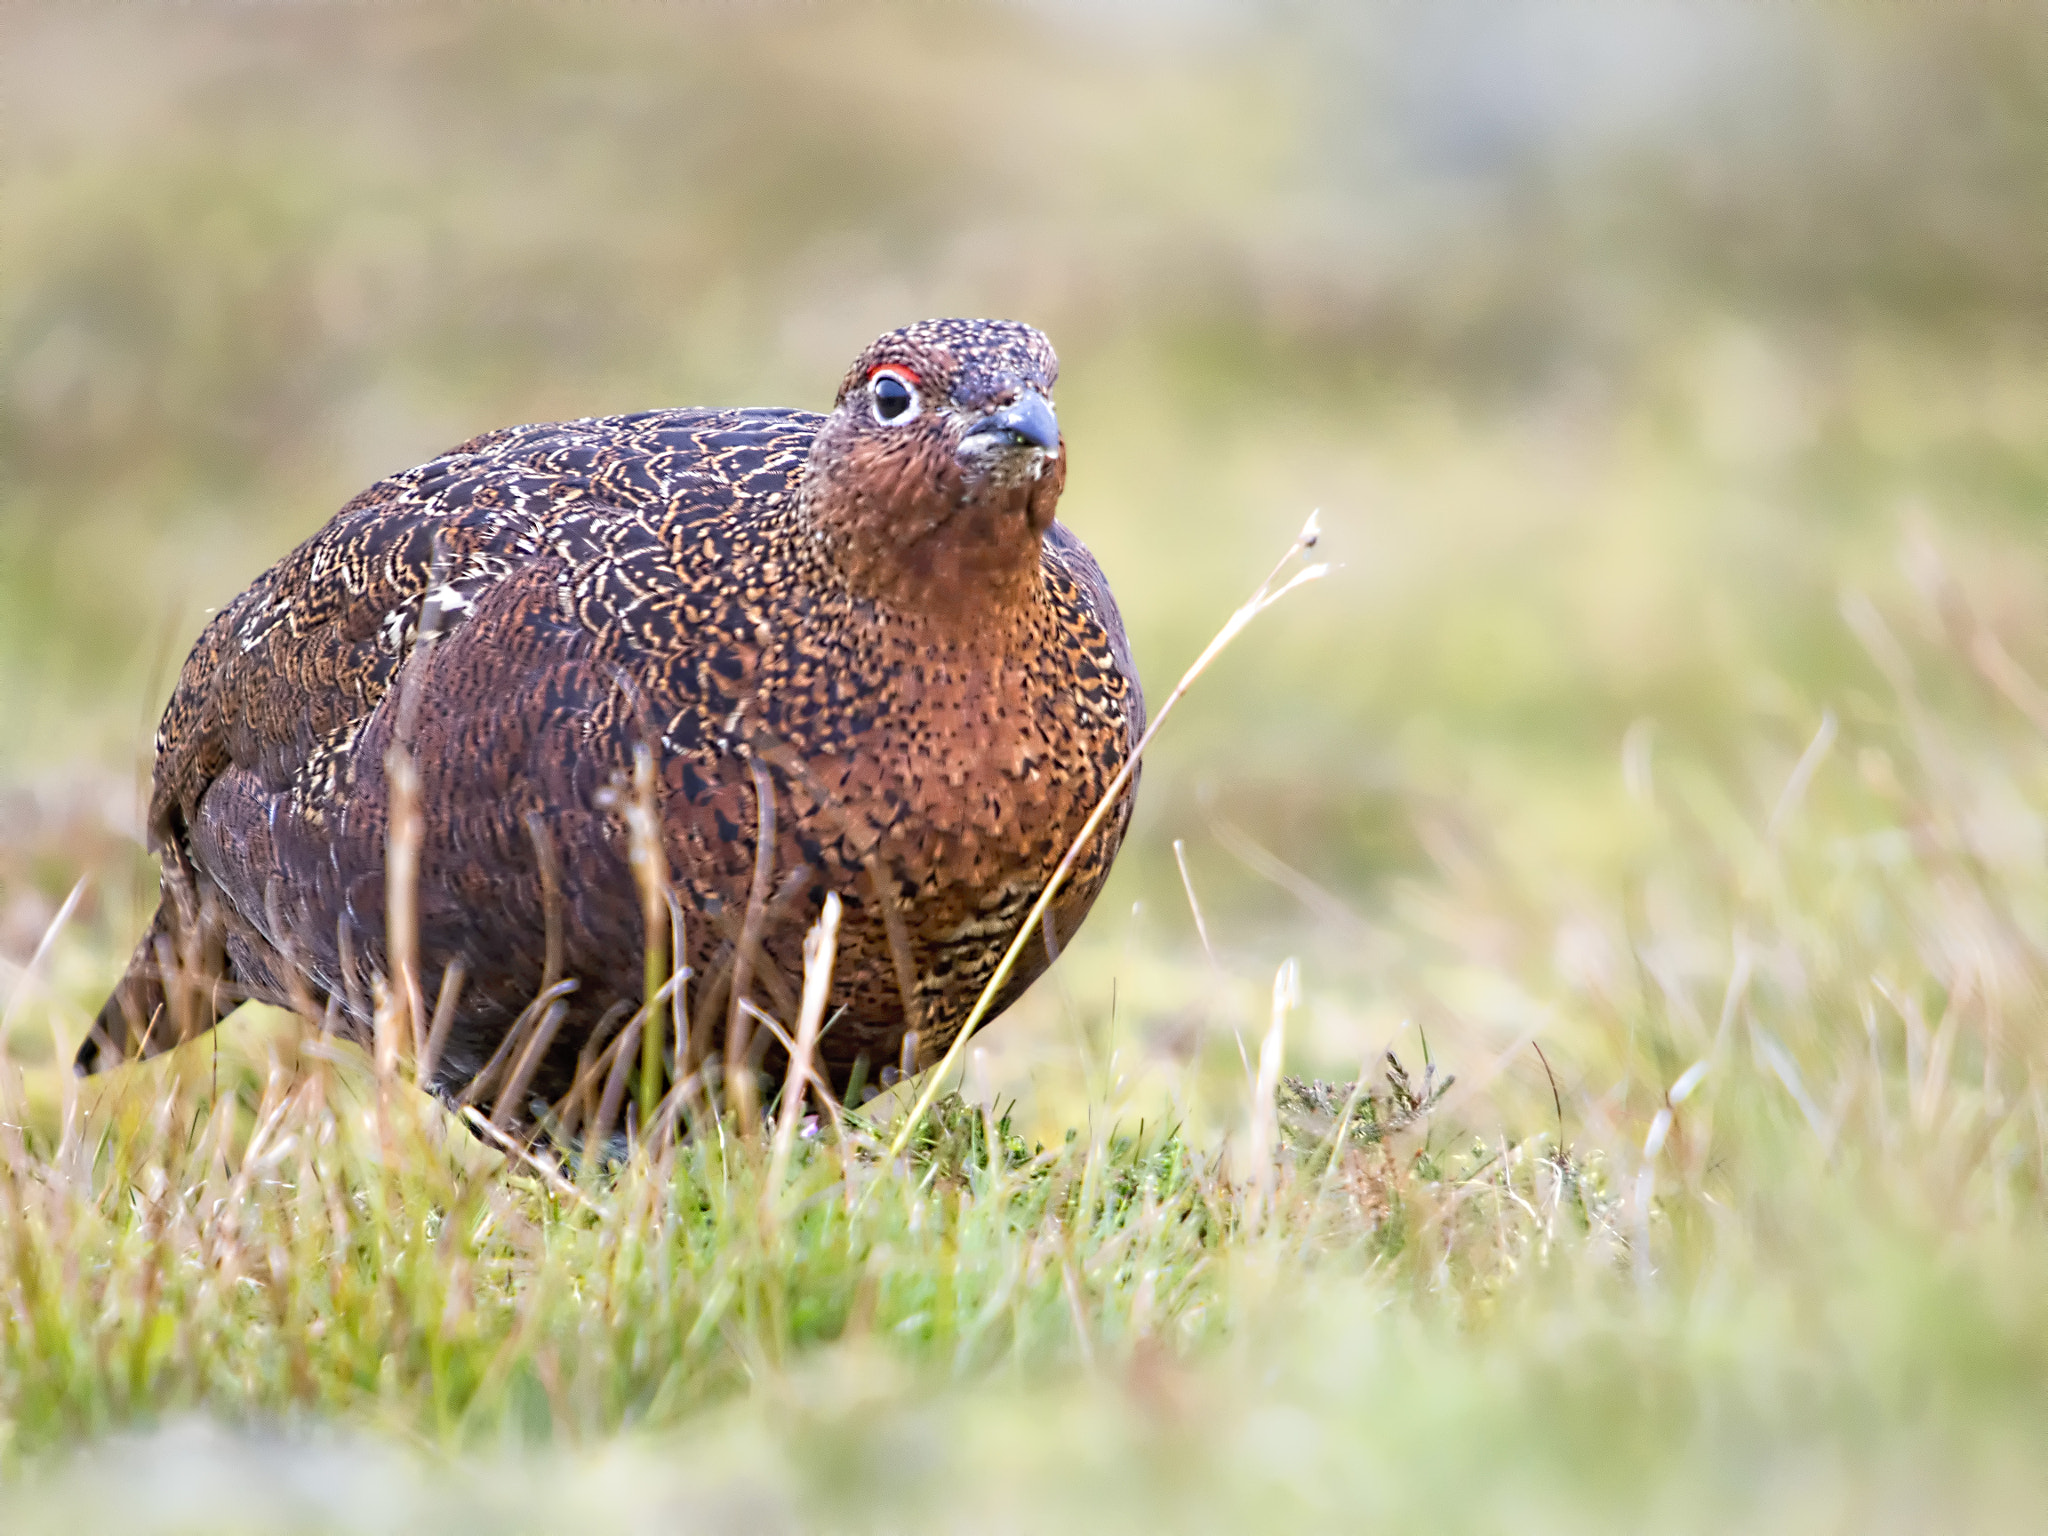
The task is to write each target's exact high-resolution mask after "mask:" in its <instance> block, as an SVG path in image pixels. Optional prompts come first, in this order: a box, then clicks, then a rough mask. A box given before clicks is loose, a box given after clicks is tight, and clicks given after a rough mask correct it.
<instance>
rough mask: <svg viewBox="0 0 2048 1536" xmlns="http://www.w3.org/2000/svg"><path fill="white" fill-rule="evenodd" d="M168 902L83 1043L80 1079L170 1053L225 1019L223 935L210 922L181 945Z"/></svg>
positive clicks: (75, 1062) (77, 1064) (77, 1062)
mask: <svg viewBox="0 0 2048 1536" xmlns="http://www.w3.org/2000/svg"><path fill="white" fill-rule="evenodd" d="M170 907H171V903H170V901H169V900H168V899H166V900H165V901H164V902H163V903H162V904H161V905H159V906H158V907H157V910H156V916H155V917H154V918H152V919H151V920H150V924H149V931H148V932H147V933H145V934H143V936H142V942H141V943H139V944H137V945H136V946H135V953H134V955H133V956H132V957H130V959H129V961H128V971H127V974H126V975H124V976H123V977H122V978H121V980H120V981H119V982H118V983H117V984H116V985H115V987H114V990H113V992H112V994H111V995H109V996H108V998H107V1000H106V1002H105V1004H103V1005H102V1006H101V1008H100V1011H99V1017H98V1018H97V1019H95V1020H94V1021H93V1026H92V1031H91V1033H90V1034H88V1035H87V1036H86V1037H85V1043H84V1044H82V1045H81V1046H79V1048H78V1055H77V1057H76V1058H75V1059H74V1060H73V1062H72V1067H73V1070H75V1071H76V1072H77V1073H78V1075H79V1076H80V1077H90V1076H92V1075H93V1074H94V1073H95V1072H104V1071H105V1070H107V1068H109V1067H116V1066H119V1065H120V1064H121V1063H122V1062H124V1061H129V1060H133V1059H134V1058H137V1057H143V1056H154V1055H156V1054H158V1053H159V1052H161V1051H167V1050H169V1049H170V1048H171V1047H172V1046H174V1045H179V1044H182V1043H183V1042H184V1041H186V1040H189V1039H191V1038H192V1037H193V1036H195V1035H202V1034H204V1033H205V1032H206V1031H207V1030H209V1029H211V1028H213V1026H214V1025H215V1024H216V1023H218V1022H219V1020H220V1013H221V1009H220V1001H221V994H222V986H223V983H225V982H226V981H227V980H228V979H229V965H228V961H227V957H226V956H225V955H224V954H223V953H222V952H221V946H220V941H219V937H218V935H217V934H216V933H214V932H213V931H212V925H211V924H206V925H203V931H202V933H201V935H200V942H198V943H196V944H192V945H189V946H188V947H181V946H180V944H179V943H178V936H177V935H176V934H175V933H174V931H173V927H174V924H173V921H172V918H171V916H170Z"/></svg>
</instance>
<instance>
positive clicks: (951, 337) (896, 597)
mask: <svg viewBox="0 0 2048 1536" xmlns="http://www.w3.org/2000/svg"><path fill="white" fill-rule="evenodd" d="M1058 377H1059V359H1058V358H1056V357H1055V356H1054V355H1053V350H1052V344H1051V343H1050V342H1048V341H1047V340H1046V339H1045V337H1044V336H1043V335H1041V334H1040V333H1039V332H1037V331H1035V330H1033V329H1032V328H1031V327H1030V326H1028V325H1020V324H1018V323H1017V322H1016V321H1013V320H922V321H919V322H918V323H917V324H916V325H908V326H905V327H903V329H901V330H898V331H890V332H889V333H888V334H887V335H885V336H882V337H879V338H877V339H876V340H875V341H874V342H873V343H872V344H871V345H870V346H869V347H868V348H867V350H866V351H864V352H863V353H861V355H860V357H859V358H858V359H856V360H855V362H854V365H853V367H852V368H850V369H848V370H847V374H846V378H845V381H844V382H843V383H841V384H840V386H839V396H838V399H837V401H836V402H835V403H834V407H833V410H832V414H831V415H830V416H829V417H827V418H826V420H825V424H824V426H823V427H822V428H820V429H819V432H818V436H817V440H816V441H815V443H813V445H812V447H811V457H810V465H809V468H808V470H807V471H806V474H805V477H804V493H803V495H804V506H805V511H806V514H807V516H808V517H809V519H810V523H811V526H812V528H813V529H814V530H815V531H816V533H817V534H818V535H819V537H820V538H821V539H822V540H823V541H824V543H825V544H826V545H827V547H828V548H829V549H830V550H831V551H832V554H833V557H834V559H835V561H836V562H837V564H838V565H839V567H840V569H841V571H842V572H843V573H844V574H845V576H846V578H847V580H848V582H849V583H850V584H851V585H852V586H853V587H854V589H855V590H856V591H858V592H859V593H860V594H861V595H862V596H863V597H867V598H870V599H872V600H873V601H875V602H877V603H880V604H882V605H884V606H886V607H889V608H892V609H894V610H896V611H898V612H901V613H903V614H905V615H906V616H929V617H932V618H939V619H943V618H946V617H961V618H974V617H976V616H987V615H990V614H991V613H992V612H996V611H1000V610H1001V609H1002V608H1003V607H1005V606H1010V605H1015V604H1019V603H1023V602H1028V601H1029V599H1030V597H1031V595H1032V593H1033V592H1035V590H1036V587H1037V583H1038V580H1039V541H1040V539H1041V538H1042V537H1043V535H1044V533H1045V529H1046V526H1047V525H1048V524H1050V523H1051V522H1052V520H1053V512H1054V509H1055V507H1056V506H1057V505H1058V502H1059V496H1060V487H1061V486H1062V485H1064V484H1065V483H1066V476H1067V459H1066V451H1065V446H1064V444H1063V443H1062V442H1061V440H1060V429H1059V420H1058V418H1057V417H1055V416H1054V414H1053V407H1052V387H1053V382H1054V380H1055V379H1057V378H1058Z"/></svg>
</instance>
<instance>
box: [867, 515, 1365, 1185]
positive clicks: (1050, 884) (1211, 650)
mask: <svg viewBox="0 0 2048 1536" xmlns="http://www.w3.org/2000/svg"><path fill="white" fill-rule="evenodd" d="M1321 537H1322V529H1321V526H1320V523H1319V519H1318V514H1316V513H1313V512H1312V513H1310V514H1309V519H1308V522H1307V523H1305V524H1304V525H1303V526H1302V530H1301V532H1300V533H1299V534H1297V535H1296V536H1295V539H1294V542H1293V543H1292V544H1290V545H1289V546H1288V547H1287V553H1286V554H1284V555H1282V556H1281V557H1280V559H1279V561H1278V562H1277V563H1276V564H1275V565H1274V567H1273V569H1272V570H1271V571H1270V572H1268V573H1267V576H1266V579H1265V580H1264V581H1262V582H1260V583H1259V586H1258V590H1256V591H1255V592H1253V593H1252V595H1251V596H1250V597H1249V598H1247V599H1246V600H1245V601H1244V603H1243V604H1242V605H1241V606H1240V607H1239V608H1238V609H1237V611H1236V612H1235V613H1233V614H1231V616H1230V617H1229V618H1228V619H1227V620H1225V621H1224V625H1223V627H1222V628H1221V629H1219V630H1218V631H1217V632H1216V635H1215V638H1214V639H1212V640H1211V641H1210V642H1209V643H1208V645H1207V646H1206V647H1204V648H1203V651H1202V654H1201V655H1199V656H1197V657H1196V658H1195V660H1194V663H1193V665H1191V666H1190V667H1189V668H1188V669H1187V671H1186V672H1184V673H1182V674H1181V679H1180V681H1179V682H1178V683H1176V684H1174V688H1173V692H1171V693H1169V694H1168V695H1167V696H1166V702H1165V703H1163V704H1161V705H1160V706H1159V709H1158V712H1157V713H1156V714H1154V715H1153V716H1152V721H1151V723H1150V724H1149V725H1148V726H1146V728H1145V734H1144V735H1143V736H1141V737H1140V738H1139V739H1138V744H1137V746H1135V747H1134V748H1132V749H1131V755H1130V757H1129V758H1128V759H1127V760H1126V761H1125V763H1124V765H1123V767H1122V768H1120V769H1118V770H1117V775H1116V777H1115V778H1113V779H1111V780H1110V781H1109V787H1108V788H1107V789H1105V790H1104V791H1103V792H1102V798H1101V799H1100V800H1099V801H1097V802H1096V805H1095V809H1094V810H1093V811H1092V812H1091V813H1090V814H1089V817H1088V819H1087V821H1086V822H1084V823H1082V826H1081V830H1080V832H1079V833H1078V834H1076V835H1075V837H1074V840H1073V842H1071V843H1070V844H1068V846H1067V852H1066V856H1065V857H1064V858H1062V859H1061V860H1060V862H1059V864H1058V866H1057V867H1056V868H1055V869H1054V870H1053V872H1052V878H1051V879H1049V880H1048V881H1046V883H1045V889H1044V890H1042V891H1040V892H1039V893H1038V900H1037V901H1035V902H1033V903H1032V905H1031V910H1030V911H1029V912H1027V913H1026V914H1025V915H1024V921H1023V922H1022V923H1020V924H1018V925H1017V932H1016V935H1015V937H1013V938H1012V939H1011V940H1010V946H1009V948H1008V949H1006V950H1004V951H1003V958H1002V960H1001V962H1000V963H999V964H998V965H997V966H996V969H995V974H994V975H992V976H991V977H989V980H988V985H987V986H985V987H983V988H982V991H981V996H980V997H979V998H977V999H975V1003H974V1007H973V1008H972V1009H970V1010H969V1011H968V1014H967V1019H966V1022H965V1023H963V1024H962V1025H961V1026H960V1029H959V1030H958V1032H957V1033H955V1035H954V1036H953V1041H952V1044H951V1045H950V1046H949V1047H948V1048H947V1050H946V1054H945V1055H944V1056H943V1057H941V1058H940V1060H939V1063H938V1065H937V1067H936V1068H934V1069H933V1070H932V1071H931V1072H929V1073H927V1074H926V1079H925V1085H924V1089H923V1091H922V1092H921V1093H919V1094H918V1096H917V1100H916V1102H915V1103H913V1104H912V1105H911V1107H910V1113H909V1114H907V1115H905V1116H904V1117H903V1124H902V1125H901V1126H900V1127H899V1128H898V1129H897V1132H896V1136H895V1139H894V1140H892V1141H891V1142H890V1143H889V1157H890V1159H891V1160H892V1161H893V1160H894V1159H896V1158H898V1157H901V1156H902V1155H903V1149H904V1148H905V1147H906V1146H908V1145H909V1144H910V1138H911V1136H912V1135H914V1134H915V1133H916V1130H917V1125H918V1122H919V1121H920V1120H922V1119H923V1118H924V1116H925V1114H926V1112H927V1111H929V1110H930V1109H931V1107H932V1101H933V1100H934V1099H936V1098H937V1097H938V1094H939V1087H940V1085H941V1084H942V1083H944V1082H945V1080H946V1079H947V1078H948V1077H949V1076H951V1075H952V1072H953V1069H954V1068H955V1067H957V1066H958V1065H959V1064H960V1060H961V1057H962V1054H963V1053H964V1052H965V1050H966V1048H967V1041H968V1039H969V1037H971V1036H972V1035H973V1033H974V1032H975V1030H977V1029H979V1028H980V1027H981V1025H982V1022H983V1021H984V1020H985V1019H986V1018H987V1017H988V1014H989V1010H990V1009H991V1008H993V1007H994V1006H995V1000H996V998H997V996H998V995H1000V994H1001V992H1002V989H1003V986H1004V984H1005V983H1007V982H1008V981H1009V979H1010V973H1011V972H1012V971H1014V970H1015V969H1016V968H1017V957H1018V956H1019V955H1021V954H1022V953H1023V952H1024V946H1025V945H1026V944H1027V943H1029V942H1030V939H1031V935H1032V934H1033V932H1034V931H1036V929H1037V928H1038V925H1039V923H1040V922H1041V921H1042V920H1043V919H1044V917H1045V914H1046V913H1047V912H1048V911H1050V910H1051V908H1052V904H1053V900H1054V899H1055V898H1056V897H1057V896H1058V895H1059V893H1060V889H1061V887H1062V886H1064V885H1065V884H1066V881H1067V876H1069V875H1070V874H1072V873H1073V871H1074V865H1075V864H1076V863H1078V862H1079V861H1080V857H1081V850H1082V849H1084V848H1086V847H1087V846H1088V842H1089V839H1091V838H1092V837H1094V836H1095V834H1096V833H1097V832H1099V831H1100V830H1101V829H1102V824H1103V823H1104V822H1105V821H1107V820H1108V819H1109V813H1110V810H1111V809H1112V808H1113V807H1114V806H1115V805H1116V803H1117V801H1118V799H1119V798H1120V797H1121V796H1122V795H1123V792H1124V789H1125V788H1126V786H1128V785H1129V784H1130V782H1131V775H1133V774H1134V773H1136V772H1137V771H1138V764H1139V762H1140V761H1141V760H1142V759H1143V758H1144V755H1145V750H1146V748H1148V747H1150V746H1151V745H1152V741H1153V738H1154V737H1156V736H1157V735H1158V734H1159V731H1160V728H1161V727H1162V726H1164V725H1165V724H1166V721H1167V717H1168V716H1170V715H1171V714H1172V713H1173V711H1174V709H1175V707H1176V706H1177V705H1179V703H1180V701H1181V700H1182V699H1183V698H1185V697H1186V696H1187V692H1188V690H1189V689H1190V688H1192V687H1193V686H1194V684H1195V679H1197V678H1198V677H1200V676H1201V675H1202V674H1203V673H1204V672H1206V671H1208V670H1209V667H1210V666H1211V664H1213V663H1214V662H1215V660H1216V658H1217V657H1218V656H1220V655H1222V654H1223V652H1224V650H1225V649H1226V648H1228V646H1229V645H1230V643H1231V642H1232V641H1233V640H1235V639H1236V638H1237V637H1238V636H1239V635H1240V634H1242V633H1243V632H1244V629H1245V626H1246V625H1248V624H1250V623H1251V622H1252V620H1254V619H1256V618H1257V617H1258V616H1259V615H1260V614H1262V613H1264V612H1265V611H1266V610H1267V609H1268V608H1270V607H1272V606H1273V605H1274V604H1275V603H1277V602H1279V601H1280V600H1281V599H1282V598H1284V597H1286V596H1287V594H1288V593H1290V592H1292V591H1294V589H1295V588H1297V587H1301V586H1306V585H1307V584H1308V583H1309V582H1311V581H1317V580H1320V579H1321V578H1322V577H1324V576H1327V575H1328V574H1329V573H1330V567H1329V566H1328V565H1327V564H1324V563H1321V562H1318V563H1316V564H1313V565H1305V566H1303V567H1302V568H1301V569H1300V570H1298V571H1296V572H1295V573H1294V574H1293V575H1292V576H1289V577H1288V578H1287V579H1286V580H1285V581H1282V580H1281V573H1282V572H1283V571H1285V570H1286V569H1287V567H1288V565H1289V564H1290V563H1291V562H1292V561H1293V560H1294V559H1296V558H1297V557H1298V556H1300V555H1302V554H1305V553H1306V552H1307V551H1309V550H1311V549H1313V548H1315V546H1316V542H1317V540H1318V539H1320V538H1321Z"/></svg>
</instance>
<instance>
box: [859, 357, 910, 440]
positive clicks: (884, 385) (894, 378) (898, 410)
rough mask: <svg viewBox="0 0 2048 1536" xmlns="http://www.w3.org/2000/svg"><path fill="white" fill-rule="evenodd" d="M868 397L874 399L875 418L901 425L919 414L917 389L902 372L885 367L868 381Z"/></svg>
mask: <svg viewBox="0 0 2048 1536" xmlns="http://www.w3.org/2000/svg"><path fill="white" fill-rule="evenodd" d="M868 398H869V399H871V400H872V401H874V405H875V420H877V421H879V422H882V423H884V424H886V425H888V426H895V427H900V426H902V425H903V423H904V422H906V421H908V420H910V418H911V417H913V416H915V415H916V414H917V391H916V390H914V389H912V388H911V387H910V384H909V382H908V381H907V380H906V379H905V378H904V377H903V375H902V374H900V373H896V372H894V371H893V370H889V369H884V370H882V371H880V372H878V373H876V374H875V376H874V377H873V378H872V379H870V380H869V381H868Z"/></svg>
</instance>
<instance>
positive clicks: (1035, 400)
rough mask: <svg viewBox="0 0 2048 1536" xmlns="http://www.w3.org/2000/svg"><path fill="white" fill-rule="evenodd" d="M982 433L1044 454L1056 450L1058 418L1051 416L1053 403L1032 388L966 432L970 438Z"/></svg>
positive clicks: (1058, 440) (1057, 445)
mask: <svg viewBox="0 0 2048 1536" xmlns="http://www.w3.org/2000/svg"><path fill="white" fill-rule="evenodd" d="M985 433H986V434H990V435H995V436H1004V435H1007V436H1008V438H1009V440H1010V441H1011V442H1012V443H1015V444H1017V445H1019V446H1022V445H1023V444H1026V443H1029V444H1030V445H1031V446H1032V447H1034V448H1043V449H1044V450H1045V451H1046V452H1047V453H1057V452H1058V451H1059V446H1060V423H1059V418H1058V417H1057V416H1055V415H1053V413H1052V403H1051V402H1050V401H1048V400H1047V399H1046V398H1045V396H1043V395H1041V394H1040V393H1039V392H1038V391H1037V390H1035V389H1027V390H1025V391H1024V393H1023V394H1021V395H1019V396H1018V397H1017V399H1016V401H1015V403H1014V404H1011V405H1006V406H1004V407H1003V408H1002V409H1001V410H1000V411H992V412H990V413H989V414H988V415H986V416H984V417H982V418H981V420H979V421H977V422H976V423H975V424H974V425H973V426H971V427H969V428H968V429H967V435H968V436H969V437H980V436H982V435H983V434H985Z"/></svg>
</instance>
